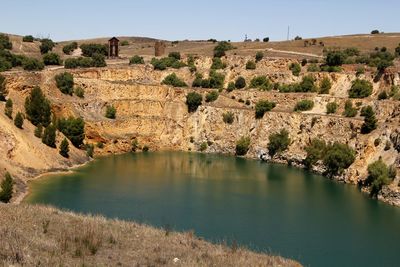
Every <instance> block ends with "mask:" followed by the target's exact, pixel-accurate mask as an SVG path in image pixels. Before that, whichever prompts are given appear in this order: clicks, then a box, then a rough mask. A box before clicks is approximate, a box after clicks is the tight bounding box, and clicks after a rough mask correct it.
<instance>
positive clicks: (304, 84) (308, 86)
mask: <svg viewBox="0 0 400 267" xmlns="http://www.w3.org/2000/svg"><path fill="white" fill-rule="evenodd" d="M299 90H300V92H315V91H317V86H316V85H315V79H314V77H313V76H312V75H307V76H304V77H303V79H302V80H301V82H300V84H299Z"/></svg>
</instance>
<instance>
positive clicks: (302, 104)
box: [294, 99, 314, 111]
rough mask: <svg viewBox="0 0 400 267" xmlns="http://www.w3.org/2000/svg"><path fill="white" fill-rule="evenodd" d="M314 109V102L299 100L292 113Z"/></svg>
mask: <svg viewBox="0 0 400 267" xmlns="http://www.w3.org/2000/svg"><path fill="white" fill-rule="evenodd" d="M313 107H314V102H313V101H312V100H308V99H305V100H300V101H299V102H297V103H296V106H295V107H294V111H308V110H311V109H312V108H313Z"/></svg>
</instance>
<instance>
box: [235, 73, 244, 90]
mask: <svg viewBox="0 0 400 267" xmlns="http://www.w3.org/2000/svg"><path fill="white" fill-rule="evenodd" d="M245 87H246V80H245V79H244V78H243V77H242V76H239V77H238V78H237V79H236V81H235V88H236V89H243V88H245Z"/></svg>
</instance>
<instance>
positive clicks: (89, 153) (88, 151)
mask: <svg viewBox="0 0 400 267" xmlns="http://www.w3.org/2000/svg"><path fill="white" fill-rule="evenodd" d="M93 154H94V145H93V144H86V155H87V156H88V157H91V158H93Z"/></svg>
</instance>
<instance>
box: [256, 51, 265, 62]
mask: <svg viewBox="0 0 400 267" xmlns="http://www.w3.org/2000/svg"><path fill="white" fill-rule="evenodd" d="M263 58H264V53H263V52H261V51H258V52H257V53H256V62H259V61H261V60H262V59H263Z"/></svg>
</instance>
